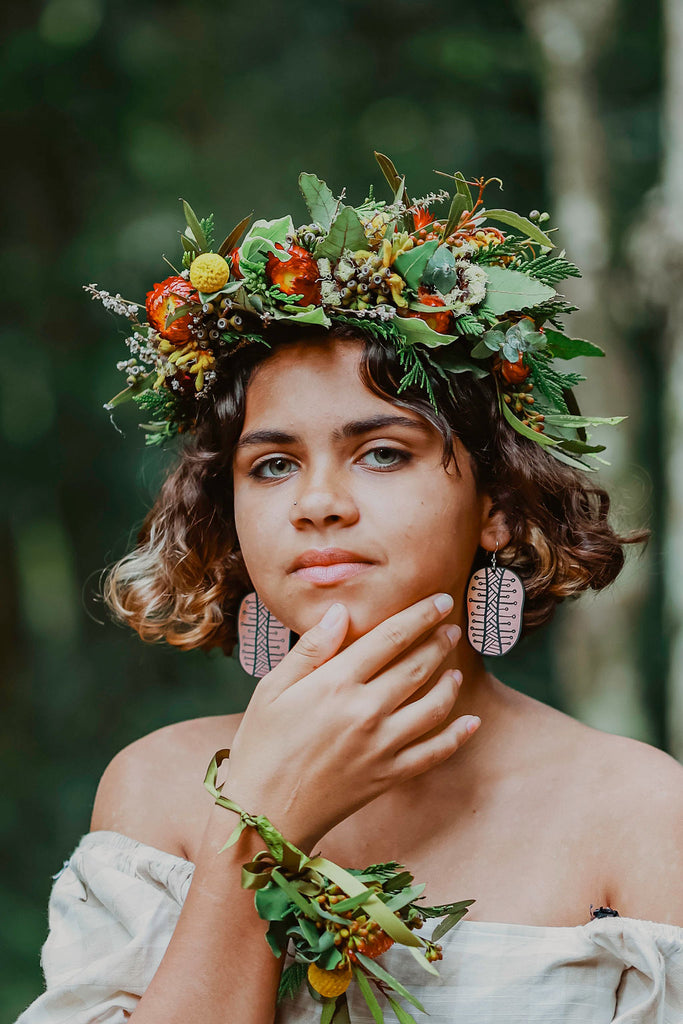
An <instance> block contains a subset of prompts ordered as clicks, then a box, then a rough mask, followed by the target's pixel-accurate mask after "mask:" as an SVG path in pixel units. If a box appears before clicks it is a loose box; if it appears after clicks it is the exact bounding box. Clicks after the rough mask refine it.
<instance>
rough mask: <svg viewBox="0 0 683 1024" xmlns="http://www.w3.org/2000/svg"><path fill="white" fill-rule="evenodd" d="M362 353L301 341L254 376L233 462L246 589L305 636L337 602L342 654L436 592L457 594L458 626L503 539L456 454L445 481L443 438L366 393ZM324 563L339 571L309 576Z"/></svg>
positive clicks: (341, 344) (463, 457) (343, 345)
mask: <svg viewBox="0 0 683 1024" xmlns="http://www.w3.org/2000/svg"><path fill="white" fill-rule="evenodd" d="M361 352H362V345H361V343H360V342H354V341H340V340H336V341H322V342H318V341H304V342H298V343H296V344H293V345H289V346H286V347H283V348H281V349H279V350H277V351H276V352H275V353H274V354H273V355H272V356H270V357H269V358H268V359H267V361H265V362H264V363H262V364H260V365H259V366H258V367H257V369H256V370H255V371H254V373H253V375H252V378H251V381H250V383H249V386H248V390H247V397H246V412H245V419H244V426H243V429H242V433H241V436H240V439H239V441H238V444H237V447H236V451H235V456H234V462H233V471H234V494H235V523H236V528H237V535H238V538H239V544H240V548H241V551H242V555H243V557H244V561H245V564H246V567H247V571H248V573H249V576H250V578H251V581H252V584H253V586H254V589H255V590H256V591H257V592H258V594H259V595H260V597H261V599H262V600H263V602H264V603H265V605H266V607H267V608H269V609H270V611H271V612H272V613H273V614H274V615H275V616H276V617H277V618H278V619H279V620H280V621H281V622H283V623H284V624H285V625H286V626H288V627H289V628H290V629H292V630H294V632H296V633H299V634H300V633H303V632H304V631H305V630H307V629H310V628H311V626H313V625H315V623H316V622H317V621H318V620H319V619H320V618H321V617H322V615H323V613H324V612H325V610H326V609H327V608H329V607H330V605H332V604H334V603H335V602H336V601H341V602H343V603H344V604H345V605H346V607H347V609H348V611H349V616H350V627H349V632H348V634H347V637H346V640H345V643H347V644H348V643H350V642H352V641H353V640H355V639H357V638H358V637H359V636H361V635H362V634H364V633H366V632H368V630H370V629H372V628H373V627H374V626H376V625H378V623H380V622H381V621H383V620H384V619H386V618H387V617H388V616H390V615H393V614H394V613H395V612H398V611H400V610H401V609H403V608H406V607H408V605H410V604H412V603H414V602H415V601H417V600H419V599H421V598H423V597H427V596H428V595H429V594H432V593H436V592H438V591H446V592H448V593H450V594H452V595H453V598H454V599H455V608H454V611H453V614H452V615H451V616H450V618H451V619H453V620H454V621H459V620H460V619H461V617H462V611H463V603H464V591H465V587H466V584H467V580H468V578H469V574H470V568H471V565H472V561H473V558H474V555H475V553H476V550H477V547H478V545H479V544H482V545H483V546H484V547H486V548H488V549H493V548H495V546H496V539H497V538H499V539H501V541H502V540H503V536H502V531H501V525H500V523H499V522H498V517H497V516H494V517H490V516H489V510H490V507H491V501H490V499H489V498H488V497H487V496H486V495H482V494H479V493H477V489H476V487H475V482H474V477H473V474H472V470H471V468H470V460H469V456H468V455H467V453H466V452H465V450H464V449H463V448H462V446H461V445H460V443H459V442H456V449H455V455H456V459H457V464H458V468H457V469H456V467H455V466H454V465H450V466H449V467H448V470H445V469H444V468H443V466H442V464H441V458H442V445H443V441H442V437H441V434H440V433H439V432H438V431H437V430H436V429H435V428H434V427H433V426H432V425H431V424H430V423H428V421H427V420H425V419H423V417H421V416H420V415H419V414H418V413H415V412H412V411H410V410H406V409H402V408H399V407H397V406H395V405H392V404H391V403H390V402H388V401H385V400H383V399H382V398H380V397H378V396H377V395H375V394H373V393H372V392H371V391H369V390H368V389H367V388H366V387H365V385H364V384H363V383H362V381H361V380H360V378H359V376H358V362H359V357H360V354H361ZM503 528H504V527H503ZM501 546H502V543H501ZM330 549H337V550H336V552H335V551H330ZM325 551H327V554H328V556H329V558H331V559H334V560H336V562H337V564H336V565H331V566H330V565H328V566H322V567H321V566H320V565H317V566H316V565H314V564H311V563H315V562H316V561H318V562H320V561H321V560H325V556H324V555H322V556H321V555H320V554H318V553H319V552H325ZM300 560H302V561H303V563H307V564H304V565H301V566H299V567H297V563H298V562H299V561H300Z"/></svg>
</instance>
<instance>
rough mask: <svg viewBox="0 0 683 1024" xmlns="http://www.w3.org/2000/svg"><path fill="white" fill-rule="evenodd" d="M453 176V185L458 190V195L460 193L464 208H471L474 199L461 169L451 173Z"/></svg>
mask: <svg viewBox="0 0 683 1024" xmlns="http://www.w3.org/2000/svg"><path fill="white" fill-rule="evenodd" d="M453 178H454V180H455V187H456V188H457V190H458V195H461V196H462V197H463V199H464V200H465V203H466V206H465V209H466V210H471V209H472V207H473V206H474V199H473V198H472V193H471V192H470V187H469V185H468V184H467V181H466V179H465V175H464V174H463V173H462V171H456V172H455V174H454V175H453Z"/></svg>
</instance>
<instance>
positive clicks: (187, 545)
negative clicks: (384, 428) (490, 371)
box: [104, 326, 648, 654]
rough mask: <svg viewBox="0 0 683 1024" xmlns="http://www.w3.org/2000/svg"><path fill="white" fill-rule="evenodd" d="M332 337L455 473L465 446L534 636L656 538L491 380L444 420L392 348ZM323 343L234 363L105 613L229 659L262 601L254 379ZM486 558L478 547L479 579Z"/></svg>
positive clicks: (445, 410)
mask: <svg viewBox="0 0 683 1024" xmlns="http://www.w3.org/2000/svg"><path fill="white" fill-rule="evenodd" d="M324 333H325V335H326V336H327V338H329V339H330V340H331V339H338V340H348V341H354V342H356V343H358V342H359V341H360V342H362V346H363V348H362V351H361V354H360V361H359V374H360V378H361V380H362V381H363V383H364V384H365V386H366V387H367V388H369V390H370V391H372V392H373V393H374V394H377V395H378V396H380V397H381V398H384V399H386V400H388V401H390V402H392V403H393V404H394V405H397V406H400V407H403V408H406V409H411V410H413V411H415V412H417V413H419V414H420V415H422V416H423V417H425V419H427V420H428V421H429V422H430V423H431V424H432V425H433V426H434V427H435V428H436V429H437V430H439V432H440V433H441V435H442V438H443V458H442V463H443V466H444V468H447V467H448V465H449V464H450V463H452V462H455V455H454V450H453V442H454V439H455V438H458V439H459V440H460V441H461V442H462V444H463V445H464V447H465V449H466V450H467V452H468V453H469V456H470V460H471V465H472V469H473V473H474V478H475V481H476V485H477V487H478V489H479V490H480V491H482V492H485V493H487V494H489V495H490V496H491V498H492V500H493V508H494V509H502V510H503V512H504V515H505V518H506V521H507V525H508V528H509V530H510V542H509V544H508V545H507V546H506V547H505V549H504V550H503V551H501V552H500V553H499V556H498V561H499V562H500V563H501V564H503V565H510V566H513V567H514V569H515V571H516V572H517V573H518V574H519V576H520V577H521V579H522V580H523V583H524V587H525V591H526V599H525V604H524V621H523V632H524V633H529V632H530V631H531V630H533V629H536V628H537V627H539V626H541V625H543V624H544V623H545V622H548V621H549V620H550V618H551V617H552V615H553V613H554V611H555V608H556V606H557V604H558V603H559V602H560V601H563V600H564V599H565V598H566V597H574V596H576V595H578V594H579V593H581V592H582V591H584V590H587V589H588V588H591V589H593V590H601V589H602V588H603V587H606V586H607V585H608V584H610V583H611V582H612V581H613V580H614V579H615V578H616V577H617V575H618V574H619V572H620V571H621V569H622V567H623V564H624V545H626V544H633V543H638V542H641V541H643V540H645V539H646V538H647V536H648V534H647V531H638V532H635V533H631V534H629V535H627V536H622V535H619V534H618V533H617V532H616V531H615V530H614V529H613V527H612V526H611V525H610V523H609V521H608V516H609V510H610V499H609V495H608V494H607V492H606V491H605V490H603V489H602V488H601V487H597V486H593V485H591V484H590V483H589V479H588V477H587V476H586V475H585V474H584V473H582V472H581V471H580V470H575V469H572V468H571V467H569V466H566V465H563V464H562V463H560V462H558V461H557V460H556V459H554V458H553V457H552V456H551V455H549V454H548V453H547V452H545V451H544V450H543V449H542V448H541V446H540V445H538V444H535V443H534V442H533V441H531V440H528V439H526V438H524V437H521V436H520V435H519V434H518V433H517V432H516V431H515V430H513V429H512V428H511V427H510V426H509V424H508V423H506V421H505V420H504V419H503V417H502V416H501V415H500V412H499V409H498V401H497V394H496V389H495V383H494V382H493V381H492V379H491V377H487V378H484V379H481V380H475V379H474V378H473V376H472V375H471V374H469V373H461V374H457V375H454V376H452V377H451V381H452V394H451V392H450V391H449V389H448V388H447V387H446V385H445V384H444V383H443V382H441V381H438V380H437V381H435V383H434V391H435V396H436V401H437V405H438V408H439V410H440V411H439V412H438V413H437V412H435V411H434V409H433V408H432V406H431V404H430V403H429V401H428V399H427V397H426V396H425V394H424V392H423V391H421V390H420V389H419V388H417V387H413V388H408V389H406V390H405V391H404V392H403V393H402V394H401V395H400V396H399V395H397V387H398V381H400V379H401V376H402V373H403V371H402V370H401V366H400V363H399V359H398V356H397V353H396V351H395V349H394V348H393V347H391V346H390V345H387V344H386V343H384V342H382V341H381V340H377V339H375V338H373V337H370V336H369V335H368V334H367V333H364V332H363V331H362V329H360V328H355V327H354V328H340V327H336V328H332V329H330V330H329V331H326V332H324ZM320 335H321V331H320V329H315V330H313V329H308V331H305V330H304V331H302V330H301V329H298V330H296V331H293V330H291V329H289V328H283V327H282V326H276V327H275V328H271V329H269V331H268V332H267V334H266V337H267V340H268V343H269V345H270V348H268V349H267V348H265V346H264V345H261V344H255V343H252V344H249V345H244V346H243V347H242V346H240V347H239V351H236V350H233V352H231V353H230V354H229V355H227V356H225V357H223V360H222V365H219V367H218V382H219V383H217V384H216V385H215V386H214V388H213V390H212V391H211V392H210V394H209V395H207V396H206V397H205V398H203V399H202V400H201V405H200V408H199V416H198V427H197V430H196V432H195V434H193V435H192V436H191V439H190V440H189V441H188V442H187V443H186V444H185V447H184V448H183V449H182V451H181V453H180V456H179V462H178V463H177V465H176V466H175V468H173V469H172V470H171V471H170V472H169V474H168V475H167V478H166V480H165V482H164V483H163V485H162V487H161V490H160V493H159V495H158V497H157V499H156V501H155V503H154V505H153V507H152V508H151V509H150V511H149V513H148V514H147V516H146V518H145V520H144V523H143V526H142V528H141V530H140V532H139V534H138V538H137V546H136V547H135V548H134V549H133V550H132V551H131V552H129V553H128V554H127V555H125V556H124V557H123V558H122V559H120V560H119V561H118V562H116V563H115V564H114V565H113V566H111V567H110V568H109V569H108V570H107V572H106V574H105V578H104V599H105V602H106V603H107V605H108V607H109V608H110V610H111V611H112V613H113V615H114V617H115V618H116V619H118V620H119V621H121V622H124V623H127V624H128V625H130V626H131V627H132V628H133V629H134V630H136V631H137V633H138V634H139V635H140V637H141V638H142V639H143V640H146V641H149V642H154V641H166V642H167V643H169V644H173V645H174V646H176V647H180V648H181V649H183V650H190V649H192V648H195V647H200V648H203V649H205V650H208V649H210V648H212V647H221V648H222V649H223V651H224V652H225V653H226V654H230V653H231V652H232V650H233V648H234V646H235V642H236V638H237V626H236V623H237V612H238V608H239V604H240V601H241V599H242V597H243V596H244V595H245V594H246V593H248V592H249V591H250V590H252V589H253V587H252V584H251V582H250V580H249V576H248V573H247V570H246V567H245V565H244V561H243V559H242V555H241V552H240V548H239V540H238V537H237V532H236V529H235V522H234V516H233V489H232V459H233V452H234V449H235V445H236V443H237V441H238V439H239V436H240V434H241V431H242V426H243V423H244V414H245V401H246V392H247V387H248V384H249V379H250V376H251V374H252V372H253V370H254V368H255V367H256V366H257V365H258V364H259V363H262V362H263V361H264V360H265V359H267V358H268V357H269V356H270V355H271V354H272V352H273V351H274V350H275V349H277V348H279V347H280V346H281V345H286V344H288V343H290V342H292V341H301V340H302V339H305V338H306V337H307V336H310V337H311V338H314V339H316V340H318V341H319V340H320ZM456 468H457V463H456ZM485 560H486V553H485V552H483V551H482V550H481V549H480V550H479V552H478V553H477V556H476V558H475V562H474V566H473V568H476V567H478V566H480V565H483V564H485Z"/></svg>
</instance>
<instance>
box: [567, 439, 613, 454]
mask: <svg viewBox="0 0 683 1024" xmlns="http://www.w3.org/2000/svg"><path fill="white" fill-rule="evenodd" d="M557 447H558V448H561V449H562V451H563V452H573V453H574V454H575V455H594V454H595V452H604V451H605V450H606V445H604V444H588V443H587V442H586V441H574V440H572V439H571V438H563V440H562V441H558V444H557Z"/></svg>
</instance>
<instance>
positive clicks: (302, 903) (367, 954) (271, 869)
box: [204, 749, 474, 1024]
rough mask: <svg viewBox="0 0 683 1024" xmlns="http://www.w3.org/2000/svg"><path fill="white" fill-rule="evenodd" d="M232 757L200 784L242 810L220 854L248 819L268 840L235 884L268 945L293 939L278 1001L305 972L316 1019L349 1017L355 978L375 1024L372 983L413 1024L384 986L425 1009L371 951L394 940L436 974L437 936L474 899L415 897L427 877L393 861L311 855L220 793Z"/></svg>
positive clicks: (223, 755) (222, 755)
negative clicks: (361, 863) (425, 933)
mask: <svg viewBox="0 0 683 1024" xmlns="http://www.w3.org/2000/svg"><path fill="white" fill-rule="evenodd" d="M229 756H230V751H229V749H223V750H219V751H217V752H216V754H214V756H213V758H212V760H211V764H210V765H209V767H208V769H207V772H206V778H205V779H204V785H205V787H206V789H207V790H208V791H209V793H211V795H212V797H213V798H214V800H215V802H216V803H217V804H219V805H220V806H221V807H225V808H227V809H229V810H231V811H235V812H236V813H237V814H239V816H240V820H239V823H238V824H237V825H236V826H235V828H234V830H233V832H232V834H231V836H230V838H229V839H228V841H227V843H226V844H225V846H223V847H222V849H221V850H220V851H219V852H220V853H222V852H223V850H226V849H228V848H229V847H230V846H233V845H234V844H235V843H236V842H237V841H238V839H239V837H240V835H241V834H242V832H243V831H244V829H245V828H254V829H256V831H257V832H258V834H259V835H260V836H261V838H262V839H263V841H264V843H265V844H266V847H267V849H266V850H261V851H260V852H259V853H257V854H256V856H255V858H254V859H253V860H252V861H250V862H249V863H247V864H243V865H242V879H241V884H242V888H243V889H254V890H255V893H254V903H255V906H256V910H257V913H258V915H259V917H260V918H262V920H264V921H268V922H269V927H268V931H267V933H266V941H267V942H268V945H269V946H270V948H271V949H272V951H273V954H274V955H275V956H276V957H280V956H282V954H283V953H284V952H285V951H286V950H287V947H288V943H289V940H290V939H291V940H292V943H293V946H294V953H293V962H292V963H291V964H290V965H289V966H288V967H286V968H285V970H284V971H283V973H282V977H281V979H280V985H279V988H278V994H277V1003H278V1005H279V1004H280V1002H281V1001H282V1000H283V999H284V998H285V997H287V996H290V997H292V996H294V995H295V994H296V993H297V991H298V990H299V989H300V987H301V985H302V984H303V982H304V979H305V980H306V983H307V986H308V990H309V992H310V994H311V996H312V997H313V999H315V1000H316V1002H319V1003H321V1004H322V1009H321V1016H320V1024H345V1022H349V1024H350V1017H349V1010H348V1002H347V998H346V991H347V989H348V988H349V985H350V984H351V982H352V981H355V982H356V983H357V985H358V988H359V989H360V991H361V994H362V995H363V997H364V999H365V1001H366V1003H367V1004H368V1007H369V1008H370V1012H371V1013H372V1016H373V1018H374V1020H375V1021H376V1022H378V1024H382V1022H383V1021H384V1017H383V1013H382V1008H381V1006H380V1004H379V1002H378V1000H377V996H376V995H375V991H374V990H373V989H376V990H377V991H378V992H379V993H381V995H383V996H384V997H385V998H386V1000H387V1002H388V1003H389V1005H390V1006H391V1008H392V1010H393V1011H394V1014H395V1015H396V1018H397V1019H398V1021H399V1022H400V1024H411V1022H412V1024H415V1019H414V1017H413V1016H412V1015H411V1014H410V1013H408V1011H407V1010H406V1009H404V1007H402V1006H401V1005H400V1004H399V1003H398V1002H397V1001H396V999H395V998H394V997H392V995H390V994H389V993H390V992H393V993H394V995H395V996H401V997H402V998H404V999H406V1000H408V1002H410V1003H412V1004H413V1006H416V1007H417V1009H419V1010H421V1011H422V1012H423V1013H426V1012H427V1011H426V1010H425V1008H424V1006H423V1005H422V1004H421V1003H420V1001H419V1000H418V999H416V997H415V996H413V995H412V994H411V993H410V992H409V991H408V990H407V989H406V988H405V986H404V985H402V984H401V983H400V981H398V980H397V979H396V978H394V977H392V976H391V974H389V973H388V971H386V970H385V969H384V968H383V967H382V966H381V965H380V964H379V963H378V962H377V958H378V957H379V956H380V955H381V954H382V953H384V952H385V951H386V950H387V949H389V947H390V946H392V945H393V944H394V943H395V942H398V943H400V944H401V945H404V946H406V947H408V949H409V950H410V952H411V954H412V955H413V956H414V957H415V959H416V960H417V962H418V963H419V964H420V965H421V966H422V967H423V968H424V969H425V970H426V971H428V972H429V973H430V974H434V975H436V976H437V977H438V971H437V969H436V967H435V966H434V963H433V962H434V961H435V960H441V959H442V958H443V957H442V950H441V946H440V945H438V944H437V940H438V939H440V938H441V937H442V936H443V935H445V934H446V932H447V931H449V930H450V929H451V928H452V927H453V926H454V925H456V924H457V923H458V921H459V920H460V919H461V918H462V917H463V916H464V914H466V913H467V909H468V907H469V906H471V904H472V903H474V900H461V901H460V902H459V903H448V904H445V905H442V906H435V907H424V906H420V907H418V906H416V905H415V901H416V900H418V899H419V898H421V896H422V893H423V891H424V889H425V885H426V883H424V882H422V883H420V884H418V885H413V884H412V882H413V875H412V874H411V873H410V872H409V871H406V870H405V868H404V867H403V865H402V864H399V863H398V862H397V861H388V862H385V863H381V864H371V865H370V866H369V867H367V868H364V869H362V870H360V869H357V868H349V869H348V870H347V869H345V868H342V867H340V866H339V865H338V864H335V863H334V862H333V861H330V860H327V859H326V858H325V857H320V856H316V857H309V856H308V855H307V854H306V853H304V852H303V850H300V849H298V847H296V846H294V844H293V843H290V842H288V841H287V840H286V839H285V838H284V837H283V836H282V834H281V833H280V832H279V831H278V830H277V829H276V828H275V826H274V825H273V824H272V822H270V821H269V819H268V818H266V817H264V816H263V815H253V814H250V813H249V812H247V811H245V810H243V809H242V808H241V807H239V806H238V805H237V804H236V803H234V801H232V800H230V799H229V798H228V797H225V796H223V795H222V792H221V791H222V789H223V784H222V785H221V786H218V787H217V786H216V780H217V776H218V769H219V767H220V765H221V764H222V762H223V761H225V760H226V759H227V758H228V757H229ZM434 917H440V918H443V920H441V921H440V922H439V924H438V925H437V926H436V928H435V930H434V932H433V934H432V937H431V939H424V938H422V937H420V936H419V935H415V934H414V929H416V928H420V927H422V925H423V924H424V919H425V918H434ZM423 950H424V951H426V952H423Z"/></svg>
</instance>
